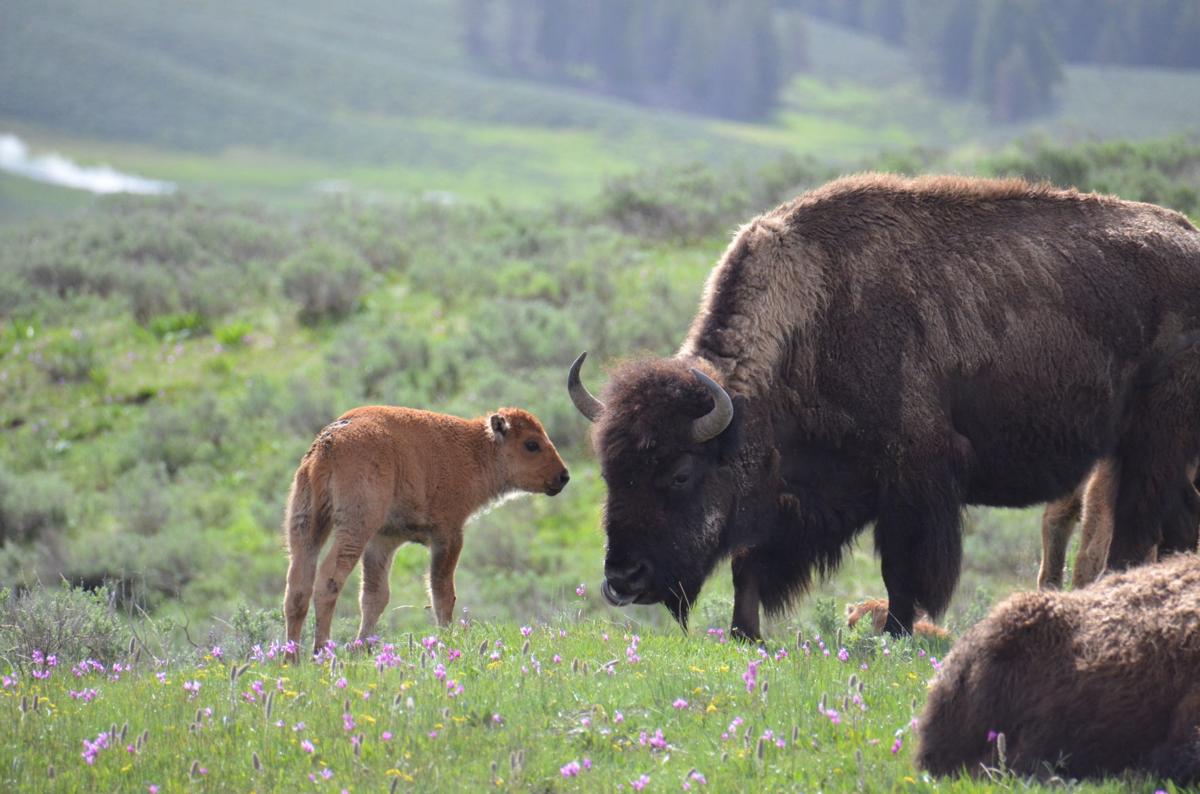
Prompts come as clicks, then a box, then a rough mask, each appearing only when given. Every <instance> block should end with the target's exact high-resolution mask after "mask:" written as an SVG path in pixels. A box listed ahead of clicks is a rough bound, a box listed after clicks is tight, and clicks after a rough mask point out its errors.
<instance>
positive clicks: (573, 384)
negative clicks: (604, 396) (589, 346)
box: [567, 351, 604, 422]
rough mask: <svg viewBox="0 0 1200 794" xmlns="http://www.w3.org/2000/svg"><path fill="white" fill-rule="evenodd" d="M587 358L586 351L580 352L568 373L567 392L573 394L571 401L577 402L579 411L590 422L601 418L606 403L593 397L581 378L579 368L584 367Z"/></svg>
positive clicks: (576, 405)
mask: <svg viewBox="0 0 1200 794" xmlns="http://www.w3.org/2000/svg"><path fill="white" fill-rule="evenodd" d="M585 358H587V352H586V351H585V352H583V353H580V354H579V358H577V359H575V363H574V364H572V365H571V371H570V372H569V373H568V374H567V393H568V394H570V395H571V402H573V403H575V407H576V408H578V409H579V413H581V414H583V415H584V417H586V418H587V420H588V421H589V422H595V421H596V420H597V419H599V418H600V412H601V411H603V410H604V403H602V402H600V401H599V400H597V399H596V398H595V397H593V396H592V394H591V392H589V391H588V390H587V387H586V386H584V385H583V382H582V381H580V380H579V370H580V369H581V368H582V367H583V360H584V359H585Z"/></svg>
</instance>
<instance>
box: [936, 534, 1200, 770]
mask: <svg viewBox="0 0 1200 794" xmlns="http://www.w3.org/2000/svg"><path fill="white" fill-rule="evenodd" d="M1197 671H1200V558H1198V557H1196V556H1195V555H1193V554H1177V555H1175V556H1173V557H1171V558H1170V559H1169V560H1167V561H1165V562H1161V563H1159V564H1157V565H1146V566H1142V567H1141V568H1136V569H1133V570H1131V571H1127V572H1125V573H1120V574H1113V575H1111V576H1107V577H1105V578H1104V579H1101V580H1100V582H1098V583H1097V584H1095V585H1092V586H1091V587H1088V588H1085V589H1083V590H1079V591H1076V592H1073V593H1054V592H1040V593H1022V594H1019V595H1016V596H1013V597H1012V598H1010V599H1008V600H1007V601H1005V602H1004V603H1003V604H1001V605H1000V606H998V607H996V608H995V609H994V610H993V611H992V613H991V614H990V615H988V617H987V618H986V619H984V620H983V621H982V622H980V623H979V624H978V625H976V626H975V627H974V628H973V629H971V631H969V632H968V633H967V634H966V635H965V636H964V637H963V638H962V639H960V640H959V641H958V643H957V644H956V645H955V646H954V649H953V650H952V651H951V652H950V655H949V656H948V657H947V658H946V660H945V662H944V665H943V667H942V671H941V673H939V674H938V676H937V678H936V680H935V681H934V684H933V687H932V689H931V690H930V693H929V700H928V702H927V703H926V706H925V712H924V713H923V714H922V715H921V718H920V720H919V731H920V737H921V741H920V747H919V749H918V751H917V765H918V766H920V767H922V768H924V769H927V770H929V771H930V772H932V773H934V774H936V775H948V774H953V773H955V772H959V771H963V770H965V771H967V772H968V773H972V774H979V773H980V772H981V771H982V770H983V768H984V767H996V766H999V764H1000V758H999V756H998V752H999V748H998V743H997V741H996V740H997V738H998V734H1003V735H1004V748H1003V749H1004V761H1005V763H1006V764H1007V765H1008V767H1009V768H1011V769H1013V770H1015V771H1017V772H1020V773H1022V774H1047V773H1049V772H1050V771H1051V770H1053V771H1054V772H1056V773H1066V774H1067V775H1070V776H1073V777H1099V776H1103V775H1110V774H1116V773H1118V772H1120V771H1122V770H1124V769H1138V770H1142V771H1145V772H1149V773H1150V774H1152V775H1156V776H1159V777H1165V778H1170V779H1173V780H1175V781H1176V782H1179V783H1185V784H1186V783H1189V782H1196V781H1200V677H1197Z"/></svg>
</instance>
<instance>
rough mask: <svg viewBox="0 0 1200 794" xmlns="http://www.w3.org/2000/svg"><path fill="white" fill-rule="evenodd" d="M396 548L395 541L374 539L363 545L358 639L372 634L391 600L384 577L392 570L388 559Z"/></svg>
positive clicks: (385, 538) (377, 536) (378, 537)
mask: <svg viewBox="0 0 1200 794" xmlns="http://www.w3.org/2000/svg"><path fill="white" fill-rule="evenodd" d="M399 546H400V543H399V541H395V540H392V539H391V538H387V537H384V536H383V535H376V536H375V537H373V538H371V540H370V541H368V542H367V548H366V549H365V550H364V551H363V558H362V588H361V589H360V590H359V595H358V607H359V611H360V613H361V620H360V622H359V624H358V638H359V639H360V640H366V639H367V637H369V636H371V634H372V633H373V632H374V631H375V624H376V623H377V622H378V621H379V616H380V615H382V614H383V610H384V609H386V608H387V605H388V599H389V598H390V597H391V588H390V587H389V585H388V575H389V574H390V573H391V570H392V556H393V555H394V554H395V553H396V549H397V548H398V547H399Z"/></svg>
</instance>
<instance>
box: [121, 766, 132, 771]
mask: <svg viewBox="0 0 1200 794" xmlns="http://www.w3.org/2000/svg"><path fill="white" fill-rule="evenodd" d="M130 769H133V764H126V765H125V766H123V767H121V771H122V772H128V771H129V770H130Z"/></svg>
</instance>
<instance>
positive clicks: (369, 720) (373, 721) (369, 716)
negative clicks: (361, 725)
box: [359, 714, 375, 725]
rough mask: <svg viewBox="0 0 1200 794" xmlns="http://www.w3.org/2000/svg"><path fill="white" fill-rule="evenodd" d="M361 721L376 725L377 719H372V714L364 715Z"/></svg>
mask: <svg viewBox="0 0 1200 794" xmlns="http://www.w3.org/2000/svg"><path fill="white" fill-rule="evenodd" d="M359 719H361V720H362V721H363V722H367V723H370V724H371V725H374V724H375V718H374V717H372V716H371V715H370V714H364V715H362V716H361V717H360V718H359Z"/></svg>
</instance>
